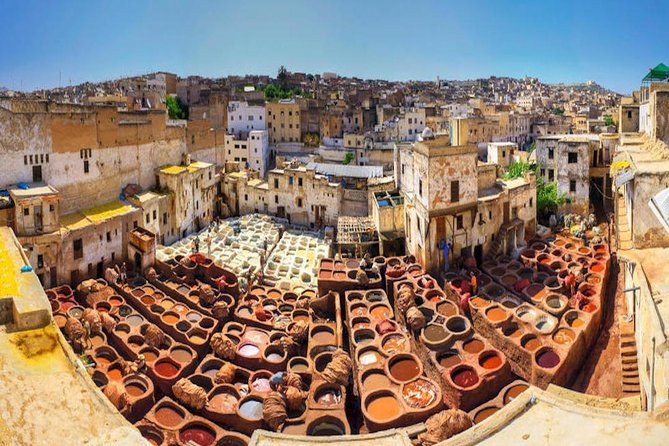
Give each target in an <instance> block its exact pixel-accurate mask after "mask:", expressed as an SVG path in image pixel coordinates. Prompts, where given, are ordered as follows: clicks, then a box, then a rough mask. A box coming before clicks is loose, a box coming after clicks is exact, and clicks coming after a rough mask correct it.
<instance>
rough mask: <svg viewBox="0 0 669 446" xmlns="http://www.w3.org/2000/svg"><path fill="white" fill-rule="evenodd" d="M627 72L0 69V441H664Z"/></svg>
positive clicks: (657, 299) (639, 146)
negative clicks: (616, 87) (9, 79)
mask: <svg viewBox="0 0 669 446" xmlns="http://www.w3.org/2000/svg"><path fill="white" fill-rule="evenodd" d="M638 85H639V87H638V89H637V90H635V91H634V92H633V93H632V94H631V95H629V96H624V95H621V94H619V93H616V92H614V91H611V90H608V89H606V88H604V87H602V86H600V85H598V83H597V82H596V81H594V80H590V81H587V82H585V83H572V84H568V83H559V84H550V83H544V82H542V81H541V80H540V79H538V78H536V77H524V78H520V79H516V78H511V77H496V76H491V77H488V78H482V79H474V80H447V79H441V78H440V77H437V78H435V79H434V80H430V81H403V82H399V81H389V80H380V79H361V78H356V77H344V76H340V75H338V74H337V73H333V72H325V73H319V74H316V73H302V72H294V71H290V70H289V69H288V68H286V67H284V66H281V67H278V69H277V72H276V73H274V74H272V75H244V76H241V75H240V76H227V77H222V78H206V77H200V76H188V77H181V76H180V75H179V74H175V73H169V72H154V73H149V74H144V75H137V76H132V77H124V78H120V79H115V80H108V81H104V82H86V83H83V84H80V85H71V86H61V87H58V88H52V89H43V90H35V91H15V90H11V89H8V88H0V159H1V160H2V161H3V166H4V169H3V172H2V174H0V371H1V372H2V373H0V393H2V394H3V395H5V398H4V400H5V401H2V402H0V432H3V433H5V435H2V436H3V437H5V438H6V439H4V440H3V439H0V444H5V442H6V444H12V445H13V444H17V445H41V444H45V445H46V444H133V445H134V444H153V445H180V446H210V445H215V446H223V445H226V446H227V445H237V446H246V445H254V446H256V445H263V446H264V445H270V444H272V445H276V444H298V443H299V444H305V445H307V444H309V445H310V444H315V443H316V442H318V441H320V440H319V439H318V438H315V437H320V436H328V437H331V438H329V439H328V441H332V442H334V443H336V444H342V445H343V444H344V443H345V442H346V443H350V442H354V443H358V444H360V445H367V444H372V443H377V442H382V443H384V444H403V445H410V444H413V445H416V446H432V445H435V444H439V445H444V446H449V445H452V446H454V445H469V444H472V445H473V444H485V445H501V444H521V443H523V444H543V445H561V444H579V442H580V441H583V442H586V441H587V442H590V443H592V444H603V443H604V442H607V443H610V444H626V445H641V444H643V445H644V446H648V445H656V444H657V445H662V444H666V442H667V440H666V439H667V438H669V421H667V420H669V417H668V414H669V357H668V356H667V355H666V350H667V348H666V346H667V331H666V328H665V327H666V325H667V324H668V323H669V299H668V300H667V302H664V294H665V293H664V291H665V290H667V289H669V288H668V286H669V282H668V280H669V279H668V277H669V276H667V274H666V271H665V267H664V263H663V262H664V259H665V258H666V257H667V254H668V251H667V249H669V146H667V143H668V142H669V67H668V66H666V65H664V64H663V63H659V64H658V65H657V66H655V68H652V69H650V70H647V71H645V70H643V69H640V70H639V73H638ZM665 282H667V283H665ZM10 395H11V396H10ZM53 405H56V406H58V407H57V409H54V408H53ZM576 426H578V429H574V427H576ZM341 435H347V436H346V437H339V436H341ZM580 444H585V443H580Z"/></svg>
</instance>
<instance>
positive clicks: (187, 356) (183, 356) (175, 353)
mask: <svg viewBox="0 0 669 446" xmlns="http://www.w3.org/2000/svg"><path fill="white" fill-rule="evenodd" d="M170 356H171V357H172V358H174V359H175V360H176V361H177V362H189V361H190V360H191V359H193V355H192V354H191V353H190V352H189V351H188V350H185V349H183V348H175V349H174V350H172V352H171V353H170Z"/></svg>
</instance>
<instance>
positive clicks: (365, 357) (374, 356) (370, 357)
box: [358, 350, 381, 366]
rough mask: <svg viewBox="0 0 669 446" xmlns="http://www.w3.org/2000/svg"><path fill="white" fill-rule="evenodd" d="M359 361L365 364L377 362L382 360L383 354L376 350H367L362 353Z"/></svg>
mask: <svg viewBox="0 0 669 446" xmlns="http://www.w3.org/2000/svg"><path fill="white" fill-rule="evenodd" d="M358 361H359V362H360V365H364V366H367V365H372V364H376V363H377V362H379V361H381V355H380V354H379V352H377V351H376V350H367V351H366V352H363V353H361V354H360V356H359V357H358Z"/></svg>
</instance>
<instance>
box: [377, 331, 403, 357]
mask: <svg viewBox="0 0 669 446" xmlns="http://www.w3.org/2000/svg"><path fill="white" fill-rule="evenodd" d="M381 348H382V349H383V351H384V352H386V353H390V354H393V353H398V352H404V351H406V350H407V349H408V342H407V338H406V337H404V336H402V335H399V334H398V335H390V336H388V337H387V338H386V339H385V340H384V341H383V345H382V346H381Z"/></svg>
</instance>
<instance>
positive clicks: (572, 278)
mask: <svg viewBox="0 0 669 446" xmlns="http://www.w3.org/2000/svg"><path fill="white" fill-rule="evenodd" d="M564 284H565V287H566V288H567V289H568V290H569V295H570V297H574V294H576V275H575V274H574V272H573V271H571V270H569V274H567V277H566V278H565V279H564Z"/></svg>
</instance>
